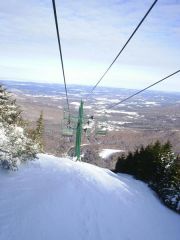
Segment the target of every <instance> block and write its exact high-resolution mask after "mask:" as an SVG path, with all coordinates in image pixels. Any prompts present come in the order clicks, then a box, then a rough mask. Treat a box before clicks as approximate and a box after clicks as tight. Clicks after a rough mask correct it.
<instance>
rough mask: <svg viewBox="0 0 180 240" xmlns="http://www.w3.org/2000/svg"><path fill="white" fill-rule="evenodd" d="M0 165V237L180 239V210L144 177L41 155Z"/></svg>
mask: <svg viewBox="0 0 180 240" xmlns="http://www.w3.org/2000/svg"><path fill="white" fill-rule="evenodd" d="M39 157H40V159H39V160H37V161H34V162H30V163H28V164H26V165H24V166H21V168H20V169H19V171H16V172H8V173H7V171H2V170H1V171H0V239H1V240H51V239H52V240H56V239H57V240H179V236H180V216H179V215H177V214H176V213H174V212H172V211H171V210H169V209H167V208H166V207H164V206H163V205H162V204H161V203H160V202H159V200H158V199H157V198H156V196H155V195H154V193H153V192H152V191H151V190H150V189H149V188H148V187H147V186H146V185H145V184H144V183H142V182H140V181H137V180H134V179H133V178H131V177H130V176H127V175H119V176H117V175H115V174H113V173H112V172H110V171H109V170H106V169H101V168H98V167H96V166H92V165H90V164H87V163H81V162H73V161H71V160H68V159H58V158H55V157H53V156H48V155H40V156H39Z"/></svg>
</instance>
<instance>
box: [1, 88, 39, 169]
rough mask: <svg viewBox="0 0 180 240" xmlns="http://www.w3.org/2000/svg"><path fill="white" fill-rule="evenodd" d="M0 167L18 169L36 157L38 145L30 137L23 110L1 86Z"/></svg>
mask: <svg viewBox="0 0 180 240" xmlns="http://www.w3.org/2000/svg"><path fill="white" fill-rule="evenodd" d="M0 136H1V137H0V165H1V166H2V167H3V168H7V169H16V168H17V167H18V165H19V164H20V163H21V162H24V161H26V160H31V159H34V158H35V157H36V153H37V152H38V150H39V149H38V144H37V143H34V141H33V140H32V139H31V138H30V137H29V136H28V133H27V131H26V129H25V127H24V121H23V119H22V116H21V110H20V108H19V107H18V106H17V104H16V101H15V100H13V99H12V97H11V95H10V94H9V93H8V92H7V91H6V89H4V88H3V87H2V86H0Z"/></svg>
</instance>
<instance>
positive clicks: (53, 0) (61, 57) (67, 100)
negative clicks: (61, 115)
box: [52, 0, 70, 120]
mask: <svg viewBox="0 0 180 240" xmlns="http://www.w3.org/2000/svg"><path fill="white" fill-rule="evenodd" d="M52 4H53V11H54V19H55V25H56V32H57V39H58V45H59V55H60V59H61V67H62V72H63V79H64V88H65V92H66V102H67V107H68V112H69V120H70V107H69V99H68V92H67V84H66V77H65V71H64V63H63V56H62V49H61V40H60V33H59V27H58V20H57V13H56V3H55V0H52Z"/></svg>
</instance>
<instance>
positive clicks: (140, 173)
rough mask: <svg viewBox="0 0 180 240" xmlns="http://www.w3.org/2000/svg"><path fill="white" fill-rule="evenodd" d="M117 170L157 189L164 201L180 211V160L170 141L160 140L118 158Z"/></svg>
mask: <svg viewBox="0 0 180 240" xmlns="http://www.w3.org/2000/svg"><path fill="white" fill-rule="evenodd" d="M116 172H124V173H128V174H132V175H133V176H135V177H136V178H137V179H140V180H143V181H145V182H147V183H148V184H149V186H150V187H151V188H152V189H153V190H155V191H156V192H157V193H158V195H159V197H160V198H161V199H162V201H163V202H164V203H165V204H166V205H167V206H168V207H170V208H172V209H174V210H176V211H178V212H180V161H179V158H176V157H175V154H174V153H173V151H172V146H171V144H170V142H167V143H165V144H161V143H160V142H159V141H157V142H155V143H154V144H150V145H148V146H147V147H145V148H144V147H141V148H140V149H136V151H135V152H134V153H132V152H130V153H128V155H127V156H126V157H125V156H124V155H122V156H121V157H119V158H118V161H117V164H116Z"/></svg>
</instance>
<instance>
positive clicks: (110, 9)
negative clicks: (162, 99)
mask: <svg viewBox="0 0 180 240" xmlns="http://www.w3.org/2000/svg"><path fill="white" fill-rule="evenodd" d="M152 2H153V0H144V1H142V0H126V1H125V0H76V1H74V0H56V4H57V12H58V18H59V27H60V32H61V36H62V50H63V56H64V65H65V72H66V76H67V83H68V84H70V83H73V84H74V83H77V84H88V85H93V84H95V83H96V82H97V81H98V79H99V77H100V76H101V75H102V73H103V72H104V71H105V69H106V68H107V67H108V66H109V64H110V63H111V62H112V60H113V59H114V57H115V56H116V54H117V53H118V51H119V50H120V48H121V47H122V45H123V44H124V43H125V41H126V40H127V38H128V37H129V35H130V34H131V33H132V31H133V30H134V28H135V26H136V25H137V24H138V23H139V21H140V19H141V18H142V16H143V15H144V14H145V12H146V11H147V9H148V8H149V7H150V5H151V4H152ZM0 29H1V31H0V79H7V80H21V81H37V82H59V83H63V79H62V73H61V68H60V62H59V55H58V45H57V39H56V32H55V25H54V18H53V11H52V3H51V0H18V1H17V0H6V1H1V3H0ZM178 69H180V0H159V1H158V3H157V4H156V6H155V7H154V9H153V10H152V12H151V13H150V14H149V16H148V18H147V19H146V21H145V22H144V23H143V25H142V26H141V28H140V29H139V30H138V32H137V34H136V35H135V37H134V38H133V39H132V41H131V42H130V44H129V45H128V46H127V48H126V49H125V51H124V52H123V54H122V55H121V56H120V58H119V59H118V61H117V62H116V64H115V65H114V66H113V67H112V69H111V70H110V72H109V73H108V74H107V76H106V77H105V78H104V80H103V81H102V83H101V86H117V87H127V88H143V87H146V86H147V85H149V84H151V83H153V82H155V81H158V80H160V79H161V78H163V77H165V76H166V75H169V74H170V73H172V72H174V71H177V70H178ZM154 89H158V90H168V91H180V74H178V75H177V76H175V77H172V78H171V79H169V80H167V81H166V82H164V83H162V84H159V86H158V87H156V88H154Z"/></svg>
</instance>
